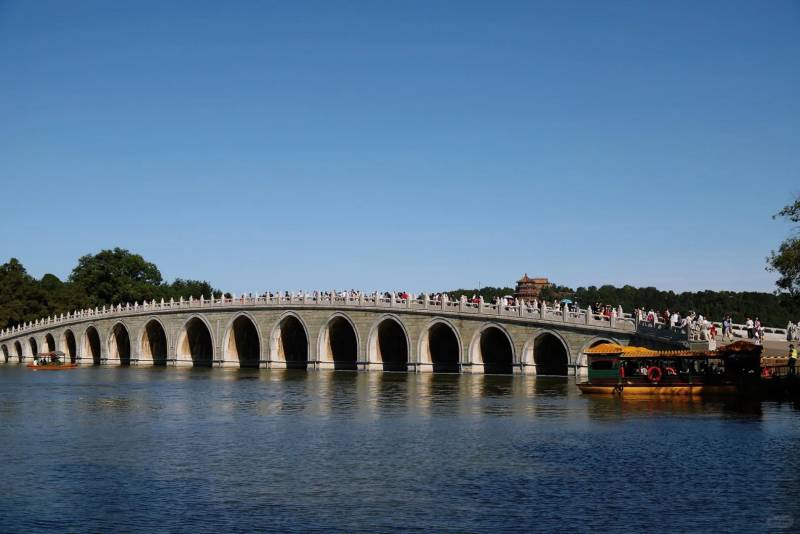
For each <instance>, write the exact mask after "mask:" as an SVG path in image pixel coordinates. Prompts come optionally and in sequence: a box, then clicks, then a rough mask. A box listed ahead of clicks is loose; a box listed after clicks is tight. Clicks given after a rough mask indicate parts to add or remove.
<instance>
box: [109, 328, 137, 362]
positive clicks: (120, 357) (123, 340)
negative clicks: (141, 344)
mask: <svg viewBox="0 0 800 534" xmlns="http://www.w3.org/2000/svg"><path fill="white" fill-rule="evenodd" d="M106 346H107V347H108V352H107V354H108V358H109V359H111V360H117V361H119V364H120V365H130V364H131V336H130V334H129V333H128V328H127V327H126V326H125V324H124V323H122V322H118V323H115V324H114V326H113V327H111V330H110V331H109V333H108V339H107V340H106Z"/></svg>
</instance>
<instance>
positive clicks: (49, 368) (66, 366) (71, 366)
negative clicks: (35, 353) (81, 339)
mask: <svg viewBox="0 0 800 534" xmlns="http://www.w3.org/2000/svg"><path fill="white" fill-rule="evenodd" d="M25 367H27V368H28V369H33V370H34V371H61V370H62V369H75V368H76V367H78V364H77V363H60V364H53V363H51V364H47V365H34V364H32V363H29V364H28V365H26V366H25Z"/></svg>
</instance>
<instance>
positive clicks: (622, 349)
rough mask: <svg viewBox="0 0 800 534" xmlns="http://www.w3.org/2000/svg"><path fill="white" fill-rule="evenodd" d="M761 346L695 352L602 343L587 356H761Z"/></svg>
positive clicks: (741, 345) (744, 343)
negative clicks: (744, 353)
mask: <svg viewBox="0 0 800 534" xmlns="http://www.w3.org/2000/svg"><path fill="white" fill-rule="evenodd" d="M761 349H762V347H761V346H758V345H754V344H752V343H750V342H747V341H737V342H735V343H731V344H730V345H726V346H723V347H719V348H718V349H717V350H709V351H694V350H653V349H648V348H645V347H627V346H625V345H619V344H617V343H600V344H599V345H595V346H594V347H592V348H590V349H587V350H586V351H585V352H586V354H591V355H598V356H599V355H609V356H619V357H621V358H686V357H694V358H697V357H703V356H707V357H712V358H713V357H715V356H719V355H720V353H731V352H755V353H758V354H761Z"/></svg>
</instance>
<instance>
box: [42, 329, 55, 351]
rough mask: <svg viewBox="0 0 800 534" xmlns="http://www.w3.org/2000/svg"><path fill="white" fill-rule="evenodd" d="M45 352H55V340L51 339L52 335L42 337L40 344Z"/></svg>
mask: <svg viewBox="0 0 800 534" xmlns="http://www.w3.org/2000/svg"><path fill="white" fill-rule="evenodd" d="M42 346H43V347H44V349H45V351H46V352H55V351H56V339H55V338H54V337H53V334H51V333H49V332H48V333H47V334H45V336H44V343H42Z"/></svg>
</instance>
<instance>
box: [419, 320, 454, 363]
mask: <svg viewBox="0 0 800 534" xmlns="http://www.w3.org/2000/svg"><path fill="white" fill-rule="evenodd" d="M462 350H463V344H462V341H461V335H460V333H459V331H458V328H456V327H455V326H453V324H452V323H451V322H450V321H448V320H447V319H443V318H441V317H436V318H434V319H432V320H431V321H430V322H428V324H427V325H425V328H424V329H423V331H422V335H420V337H419V346H418V347H417V354H418V355H419V357H418V359H419V363H421V364H429V365H431V367H432V369H433V372H435V373H457V372H459V371H460V370H461V354H462Z"/></svg>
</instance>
